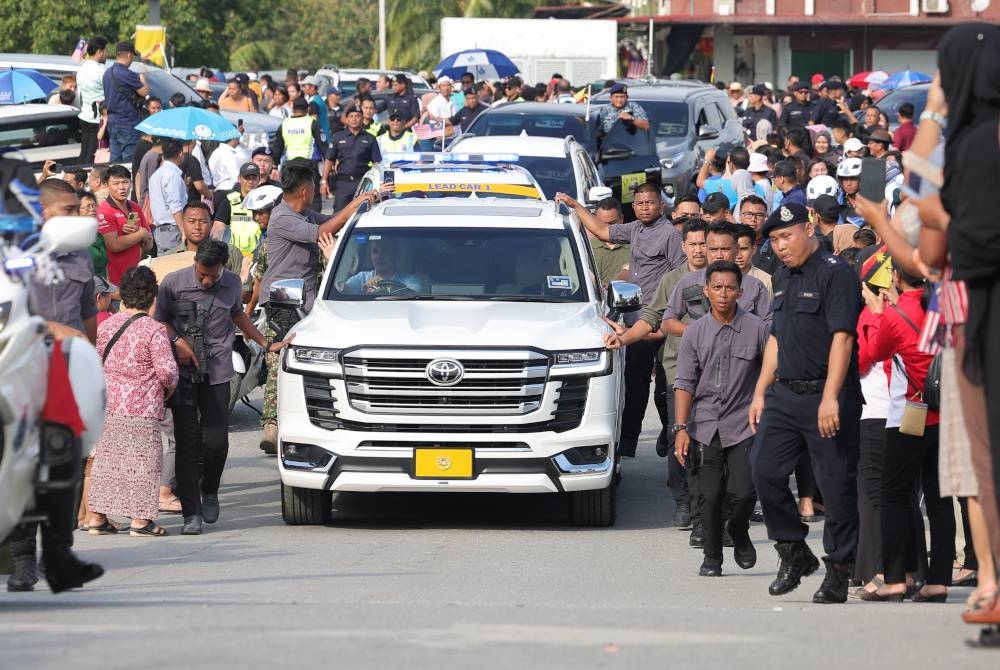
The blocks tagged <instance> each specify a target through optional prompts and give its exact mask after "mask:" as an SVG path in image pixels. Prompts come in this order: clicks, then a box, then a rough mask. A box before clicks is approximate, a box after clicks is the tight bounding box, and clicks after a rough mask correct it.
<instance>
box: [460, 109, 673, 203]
mask: <svg viewBox="0 0 1000 670" xmlns="http://www.w3.org/2000/svg"><path fill="white" fill-rule="evenodd" d="M468 134H472V135H476V136H484V135H485V136H492V135H502V136H508V137H509V136H528V137H532V136H541V137H557V138H559V139H565V138H567V137H572V138H573V139H574V140H576V141H577V142H579V143H580V145H581V146H583V147H585V148H586V150H587V153H588V154H590V157H591V159H592V160H593V161H594V163H595V164H596V165H597V168H598V173H599V174H600V176H601V180H602V182H603V184H604V185H605V186H608V187H610V188H611V190H612V193H613V194H614V196H615V197H616V198H618V199H619V200H621V201H622V204H623V205H624V207H625V210H626V217H628V216H631V214H632V207H631V205H630V204H629V203H630V202H631V201H632V191H634V188H635V187H636V186H638V185H639V184H641V183H643V182H652V183H655V184H657V185H659V184H660V183H661V182H660V170H661V168H660V159H659V157H658V156H657V155H656V148H655V146H654V144H653V134H652V133H650V132H647V131H636V132H634V133H629V132H628V131H627V130H626V129H625V128H624V126H622V125H621V124H615V127H614V128H612V130H611V132H610V133H608V134H607V135H606V136H600V135H599V133H598V125H597V110H596V108H595V107H593V106H590V107H589V113H588V106H587V105H570V104H563V105H555V104H550V103H543V102H512V103H507V104H503V105H500V106H498V107H491V108H490V109H487V110H485V111H484V112H483V113H482V114H480V115H479V116H477V117H476V119H475V120H474V121H473V122H472V124H471V125H470V126H469V129H468ZM623 193H624V197H623Z"/></svg>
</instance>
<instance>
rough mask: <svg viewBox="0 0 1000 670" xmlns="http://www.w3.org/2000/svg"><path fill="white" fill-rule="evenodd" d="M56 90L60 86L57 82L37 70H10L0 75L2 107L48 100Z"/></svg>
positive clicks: (0, 103) (0, 101)
mask: <svg viewBox="0 0 1000 670" xmlns="http://www.w3.org/2000/svg"><path fill="white" fill-rule="evenodd" d="M56 88H58V86H57V85H56V83H55V82H53V81H52V80H51V79H49V78H48V77H46V76H45V75H44V74H42V73H41V72H38V71H37V70H31V69H28V68H22V69H17V70H14V69H10V70H8V71H7V72H4V73H3V74H0V105H16V104H19V103H22V102H29V101H31V100H38V99H40V98H47V97H49V93H51V92H52V91H53V90H54V89H56Z"/></svg>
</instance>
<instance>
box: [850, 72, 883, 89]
mask: <svg viewBox="0 0 1000 670" xmlns="http://www.w3.org/2000/svg"><path fill="white" fill-rule="evenodd" d="M888 78H889V73H888V72H883V71H882V70H875V71H874V72H868V71H865V72H858V73H857V74H856V75H854V76H853V77H851V78H850V79H848V80H847V85H848V86H850V87H851V88H876V87H878V86H881V85H882V83H883V82H884V81H885V80H886V79H888Z"/></svg>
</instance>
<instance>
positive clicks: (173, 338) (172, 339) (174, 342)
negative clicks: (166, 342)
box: [170, 334, 181, 344]
mask: <svg viewBox="0 0 1000 670" xmlns="http://www.w3.org/2000/svg"><path fill="white" fill-rule="evenodd" d="M179 339H181V336H180V335H177V334H174V336H173V337H171V338H170V344H177V340H179Z"/></svg>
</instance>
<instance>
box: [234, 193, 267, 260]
mask: <svg viewBox="0 0 1000 670" xmlns="http://www.w3.org/2000/svg"><path fill="white" fill-rule="evenodd" d="M226 200H228V201H229V235H230V238H231V240H232V243H233V246H234V247H236V248H237V249H239V250H240V251H241V252H242V253H243V254H244V255H249V254H252V253H253V252H254V249H256V248H257V243H258V242H259V241H260V226H258V225H257V222H256V221H254V220H253V214H251V213H250V210H248V209H244V208H243V195H242V194H241V193H240V192H239V191H238V190H237V191H233V192H232V193H227V194H226Z"/></svg>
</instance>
